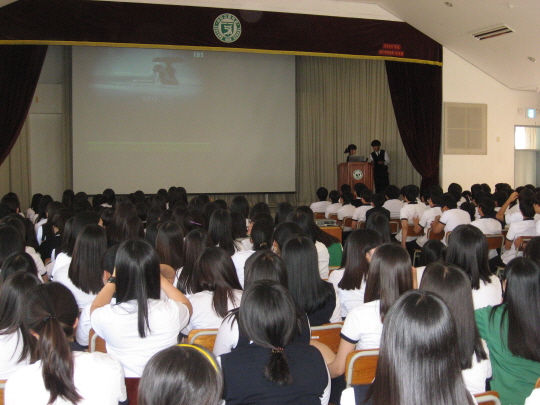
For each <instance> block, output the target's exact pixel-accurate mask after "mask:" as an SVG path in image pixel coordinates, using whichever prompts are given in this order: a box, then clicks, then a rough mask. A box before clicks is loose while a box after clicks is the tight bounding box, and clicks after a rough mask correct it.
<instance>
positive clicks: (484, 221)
mask: <svg viewBox="0 0 540 405" xmlns="http://www.w3.org/2000/svg"><path fill="white" fill-rule="evenodd" d="M471 225H473V226H476V227H477V228H478V229H480V230H481V231H482V233H483V234H484V235H500V234H501V233H502V225H501V223H500V222H499V221H497V220H496V219H494V218H485V217H483V218H480V219H477V220H476V221H473V222H471ZM495 256H497V249H490V251H489V256H488V257H489V258H490V259H493V258H494V257H495Z"/></svg>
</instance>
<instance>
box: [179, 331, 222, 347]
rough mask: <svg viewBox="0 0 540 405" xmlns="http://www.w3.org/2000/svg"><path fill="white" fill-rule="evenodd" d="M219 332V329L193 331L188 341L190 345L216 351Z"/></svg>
mask: <svg viewBox="0 0 540 405" xmlns="http://www.w3.org/2000/svg"><path fill="white" fill-rule="evenodd" d="M217 333H218V330H217V329H193V330H192V331H191V332H189V335H188V337H187V341H188V343H189V344H190V345H199V346H202V347H204V348H206V349H208V350H209V351H212V350H214V343H216V337H217Z"/></svg>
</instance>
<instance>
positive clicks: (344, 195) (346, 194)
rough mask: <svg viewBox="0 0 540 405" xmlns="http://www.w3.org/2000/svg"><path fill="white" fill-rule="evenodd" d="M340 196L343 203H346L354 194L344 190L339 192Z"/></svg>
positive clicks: (352, 198)
mask: <svg viewBox="0 0 540 405" xmlns="http://www.w3.org/2000/svg"><path fill="white" fill-rule="evenodd" d="M341 198H342V199H343V205H347V204H350V203H351V202H352V200H354V195H353V193H351V192H350V191H344V192H343V193H341Z"/></svg>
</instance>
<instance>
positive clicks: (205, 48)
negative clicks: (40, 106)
mask: <svg viewBox="0 0 540 405" xmlns="http://www.w3.org/2000/svg"><path fill="white" fill-rule="evenodd" d="M0 45H73V46H109V47H115V48H157V49H183V50H193V51H216V52H244V53H263V54H278V55H299V56H319V57H326V58H345V59H372V60H391V61H396V62H409V63H422V64H426V65H435V66H442V65H443V64H442V62H436V61H432V60H422V59H408V58H396V57H392V56H369V55H351V54H344V53H322V52H302V51H278V50H275V51H274V50H269V49H251V48H225V47H213V46H189V45H158V44H130V43H118V42H87V41H45V40H26V39H24V40H0Z"/></svg>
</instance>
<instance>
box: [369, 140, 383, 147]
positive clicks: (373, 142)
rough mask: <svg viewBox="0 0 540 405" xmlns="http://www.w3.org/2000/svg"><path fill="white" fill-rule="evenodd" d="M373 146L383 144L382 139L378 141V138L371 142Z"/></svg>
mask: <svg viewBox="0 0 540 405" xmlns="http://www.w3.org/2000/svg"><path fill="white" fill-rule="evenodd" d="M371 146H381V141H378V140H377V139H375V140H374V141H372V142H371Z"/></svg>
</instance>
